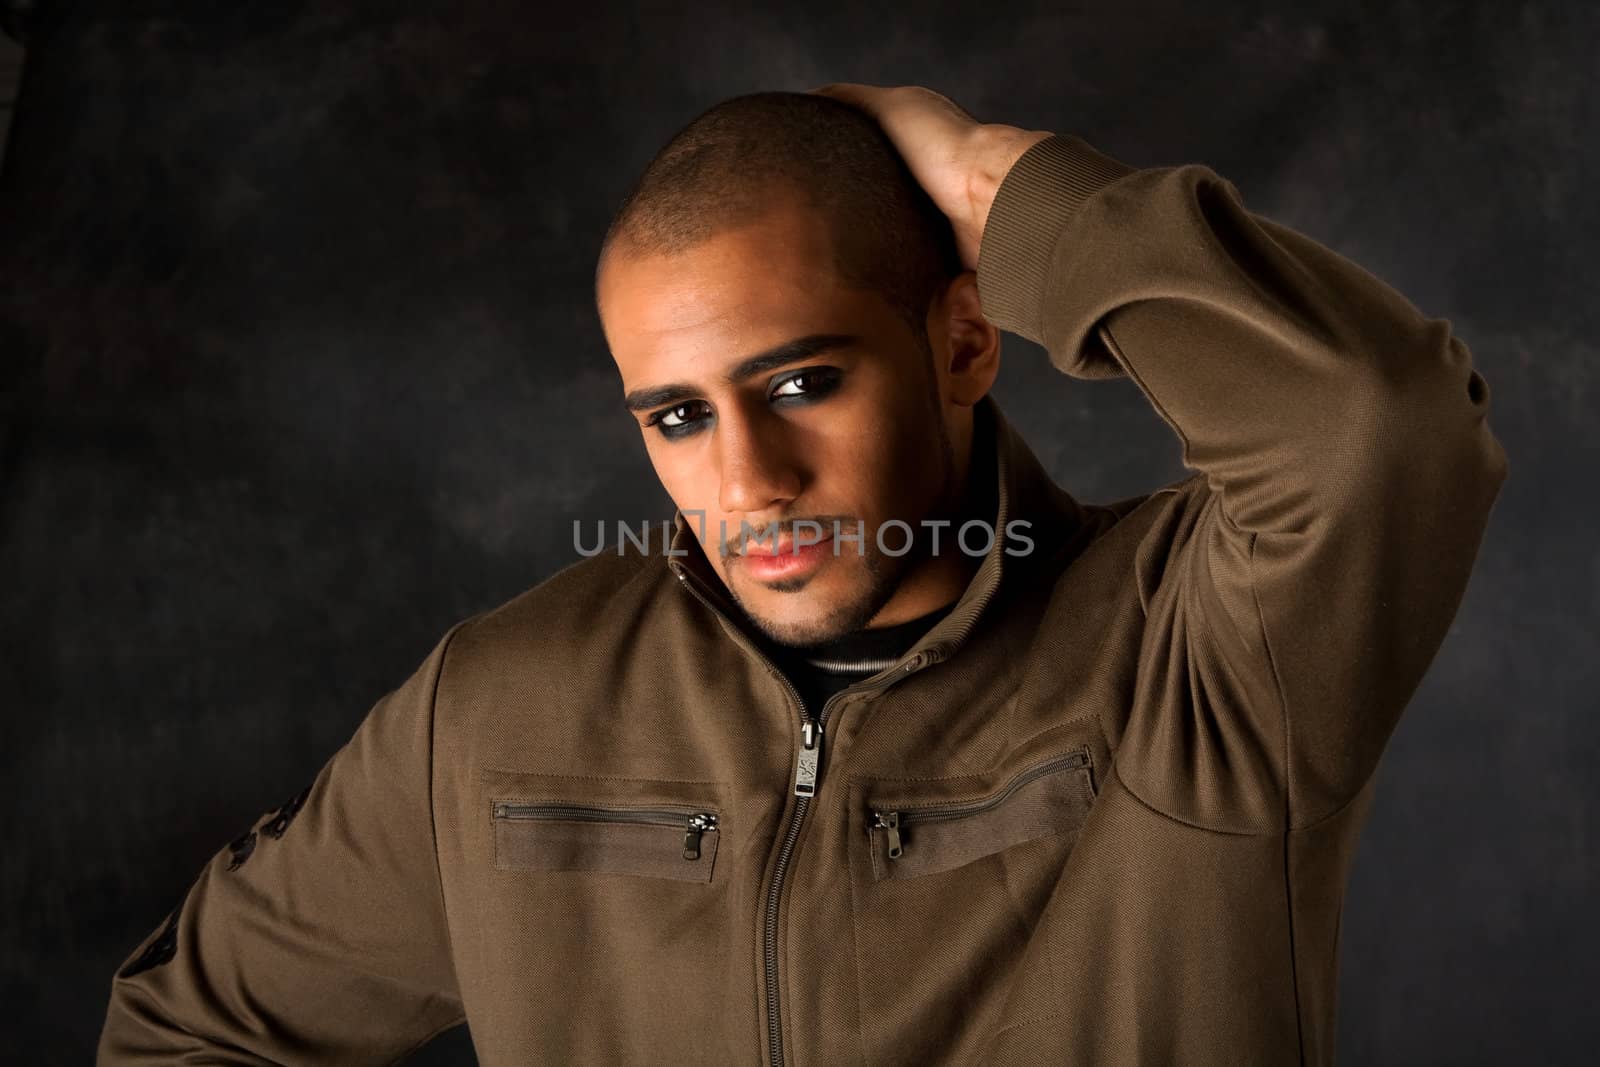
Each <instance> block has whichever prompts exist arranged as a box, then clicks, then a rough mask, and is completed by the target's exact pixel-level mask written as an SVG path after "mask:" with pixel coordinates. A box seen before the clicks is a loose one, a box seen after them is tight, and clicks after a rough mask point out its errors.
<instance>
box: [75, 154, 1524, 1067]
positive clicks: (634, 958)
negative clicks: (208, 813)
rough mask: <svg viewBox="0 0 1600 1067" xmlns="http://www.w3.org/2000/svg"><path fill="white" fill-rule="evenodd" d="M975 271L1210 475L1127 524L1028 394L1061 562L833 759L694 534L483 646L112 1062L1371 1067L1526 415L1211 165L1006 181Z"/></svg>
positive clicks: (248, 862)
mask: <svg viewBox="0 0 1600 1067" xmlns="http://www.w3.org/2000/svg"><path fill="white" fill-rule="evenodd" d="M977 276H978V286H979V291H980V294H981V299H982V302H983V307H984V309H985V313H986V314H987V315H989V316H990V317H991V318H992V319H993V321H995V322H996V324H997V325H999V326H1001V327H1003V328H1004V329H1006V330H1009V331H1012V332H1014V333H1016V334H1018V335H1020V336H1022V337H1025V338H1027V339H1029V340H1031V341H1034V342H1036V343H1038V344H1039V345H1041V346H1042V347H1043V348H1044V350H1045V352H1046V353H1047V356H1048V358H1049V359H1050V360H1051V362H1052V363H1053V365H1054V366H1055V367H1057V368H1058V369H1060V370H1061V371H1062V372H1063V373H1064V374H1066V375H1068V376H1071V377H1073V378H1079V379H1098V378H1106V377H1113V376H1123V375H1125V376H1127V377H1129V378H1130V379H1132V380H1133V381H1134V382H1135V383H1136V384H1137V386H1138V387H1139V389H1140V390H1142V391H1143V393H1144V394H1145V396H1146V397H1147V398H1148V399H1149V401H1150V402H1151V403H1152V404H1153V405H1154V406H1155V408H1156V410H1157V411H1158V412H1159V413H1160V414H1161V417H1162V418H1163V419H1164V420H1165V421H1166V422H1167V424H1168V425H1170V426H1171V427H1172V429H1173V431H1174V432H1175V433H1176V434H1177V435H1178V437H1179V438H1180V440H1181V442H1182V447H1183V459H1184V463H1185V464H1186V466H1187V467H1188V468H1189V470H1190V471H1191V472H1192V473H1191V474H1189V475H1188V476H1186V477H1185V478H1183V479H1181V480H1179V481H1176V482H1173V483H1172V484H1169V485H1166V486H1162V487H1160V488H1158V489H1155V490H1154V491H1152V492H1150V493H1148V494H1145V495H1142V496H1139V497H1135V498H1130V499H1127V500H1122V501H1117V502H1112V503H1106V504H1085V503H1080V502H1078V501H1077V500H1075V499H1074V498H1073V497H1071V496H1070V495H1069V494H1068V493H1066V492H1065V491H1064V490H1062V489H1061V488H1059V487H1058V486H1056V485H1055V484H1054V483H1053V482H1052V481H1051V479H1050V477H1049V476H1048V474H1047V473H1046V472H1045V470H1044V469H1043V468H1042V467H1041V466H1040V464H1039V463H1038V461H1037V460H1036V459H1035V457H1034V456H1033V454H1032V453H1031V452H1030V451H1029V449H1028V447H1027V445H1026V444H1025V443H1024V442H1023V441H1022V440H1021V438H1020V437H1019V436H1018V435H1017V433H1016V432H1015V430H1014V429H1013V428H1012V427H1011V426H1010V424H1009V423H1008V422H1007V421H1006V419H1005V418H1004V416H1003V414H1002V413H1001V412H1000V410H999V407H998V405H996V404H995V403H994V402H993V400H992V399H988V400H985V401H984V402H983V403H982V404H981V405H980V408H979V414H980V421H979V426H980V432H981V433H982V434H984V435H985V437H986V440H988V441H989V443H990V444H992V446H993V452H992V456H993V466H994V476H995V480H996V486H997V493H996V506H995V514H994V518H995V521H994V525H995V528H996V529H997V530H1005V529H1007V523H1008V522H1009V521H1011V520H1023V521H1025V522H1026V523H1027V524H1028V525H1027V526H1026V528H1025V533H1026V536H1027V537H1028V538H1029V539H1030V541H1031V551H1016V552H1012V551H1010V550H1012V549H1016V548H1018V547H1019V545H1018V542H1016V541H1015V540H1013V539H1010V538H999V539H997V540H996V542H995V545H994V547H993V548H992V550H991V551H990V553H989V554H988V555H987V556H986V557H985V558H984V559H983V561H982V564H981V565H980V566H979V567H978V568H977V571H976V573H975V574H974V575H973V578H972V580H971V583H970V584H969V585H968V586H967V588H966V589H965V590H964V591H963V593H962V594H961V596H960V598H959V599H958V600H957V601H956V603H955V604H954V605H952V607H951V610H950V611H949V612H948V613H947V614H946V615H944V617H943V618H942V619H940V620H939V621H938V622H937V623H936V624H935V625H933V626H932V627H931V628H930V629H929V630H928V631H927V632H926V633H924V634H923V635H922V636H921V637H920V638H919V639H918V640H916V641H915V642H914V643H913V644H912V645H911V647H910V648H907V649H905V650H904V654H903V655H901V656H900V657H899V658H898V661H897V663H896V664H895V665H894V666H892V667H890V668H888V669H885V670H883V671H879V672H878V673H876V674H874V675H872V676H871V677H869V678H866V679H863V680H861V681H860V682H858V683H856V684H854V685H852V686H850V687H849V688H847V689H846V690H844V691H842V692H840V693H838V694H835V695H834V696H833V697H832V698H831V699H830V700H828V701H827V703H826V704H825V705H824V706H823V707H822V708H819V709H817V712H818V714H819V715H821V717H822V719H823V721H822V726H821V730H820V732H819V731H817V729H816V725H817V724H816V722H814V721H812V719H813V716H812V715H811V713H810V712H809V711H808V709H806V708H804V707H801V706H800V705H799V704H797V702H796V701H795V699H794V693H793V690H792V688H791V687H790V686H789V685H788V684H787V682H786V680H785V679H784V678H783V676H782V674H781V672H780V671H779V670H778V669H777V667H776V666H775V665H774V664H773V663H772V662H771V661H770V660H769V659H768V658H767V657H766V656H764V655H763V654H762V653H761V650H760V649H759V647H757V645H756V644H754V643H753V642H752V641H751V640H750V639H749V635H748V634H746V633H745V632H744V631H743V629H742V628H741V627H740V626H738V625H737V624H736V622H735V621H734V620H735V611H736V609H735V608H734V606H733V605H732V604H731V602H730V600H729V598H728V597H727V596H726V591H725V590H723V589H721V588H720V582H719V581H718V579H717V577H716V574H715V573H714V572H713V570H712V569H711V567H710V566H709V564H708V563H707V561H706V560H705V558H704V556H703V555H701V554H700V553H699V549H698V546H697V543H696V542H695V539H694V538H693V536H692V531H690V530H689V529H688V527H687V525H686V524H685V521H684V517H683V516H682V515H679V516H678V522H677V529H676V533H675V536H674V538H673V539H672V542H671V544H670V545H666V546H662V545H653V546H651V550H650V551H646V552H640V551H637V550H632V551H629V552H628V553H627V554H622V555H613V554H609V553H608V554H602V555H600V556H596V557H594V558H591V559H585V560H582V561H580V562H577V563H575V564H573V565H572V566H570V567H568V568H566V569H564V570H562V571H561V572H559V573H557V574H556V575H554V576H552V577H551V578H550V579H548V580H547V581H545V582H543V583H541V584H540V585H538V586H537V587H535V588H533V589H531V590H529V591H527V592H526V593H524V594H522V595H520V596H518V597H517V598H515V599H513V600H511V601H510V602H508V603H506V604H504V605H502V606H500V607H498V608H496V609H494V610H491V611H487V612H485V613H483V614H481V615H478V616H475V617H473V618H471V619H468V620H464V621H463V622H461V623H459V624H457V625H456V626H454V627H452V628H451V629H450V631H449V632H448V633H447V634H445V635H444V636H443V637H442V639H441V640H440V641H439V643H438V645H437V647H435V649H434V650H433V651H432V653H431V654H430V655H429V656H428V657H427V658H426V660H425V661H424V662H423V663H422V664H421V665H420V667H419V668H418V669H417V671H416V673H415V674H414V675H412V677H411V678H410V679H408V680H407V681H405V682H404V683H403V684H402V685H400V686H399V687H398V688H397V689H395V690H394V691H393V692H392V693H390V694H388V695H387V696H385V697H384V698H383V699H381V700H379V701H378V702H377V704H376V706H375V707H373V708H372V710H371V712H370V713H369V715H368V716H367V717H366V719H365V721H364V722H363V723H362V724H361V726H360V727H359V729H358V730H357V731H356V732H355V734H354V736H353V737H352V738H351V739H350V741H349V743H348V744H346V745H345V746H344V747H343V748H341V749H340V750H339V751H338V752H337V753H335V754H334V755H333V756H332V758H331V759H330V761H329V762H328V763H327V764H326V766H325V767H323V769H322V770H321V772H320V773H319V774H318V775H317V777H316V780H315V782H314V783H313V784H312V786H311V788H310V789H309V791H308V792H307V793H306V794H305V795H304V796H303V797H301V798H298V799H299V803H298V804H297V805H294V811H293V812H292V814H291V815H290V817H288V818H285V817H284V815H283V813H272V814H270V815H268V816H264V817H263V819H262V821H261V824H260V826H259V827H257V830H258V831H261V832H258V833H257V834H256V835H255V837H254V838H252V839H250V840H251V842H252V843H251V844H249V845H246V844H245V843H243V841H241V842H236V843H235V845H234V846H230V847H228V848H224V849H222V850H221V851H219V853H218V854H217V856H216V858H215V859H214V860H213V861H212V862H211V863H210V864H209V865H208V866H207V867H206V868H205V869H204V870H202V871H201V872H200V873H199V876H198V878H197V879H196V881H195V882H194V884H193V885H192V887H191V888H190V889H189V890H188V892H187V895H186V896H185V899H183V900H182V901H178V902H174V903H175V906H176V910H175V911H174V912H173V913H172V916H171V921H170V922H167V921H161V917H157V916H152V917H151V919H152V922H153V923H157V924H158V925H157V926H156V927H155V928H154V929H153V930H152V932H151V934H150V936H149V938H147V940H146V943H144V944H141V945H138V946H135V947H134V948H133V950H132V952H131V953H130V956H129V958H128V962H127V963H126V964H125V965H124V967H123V968H122V970H121V971H119V975H118V976H117V977H115V978H114V979H113V980H112V982H111V988H110V994H111V996H110V1003H109V1009H108V1013H107V1017H106V1021H105V1026H104V1030H103V1034H102V1037H101V1044H100V1062H102V1063H108V1064H111V1063H115V1064H129V1063H202V1062H203V1063H208V1064H214V1063H239V1064H245V1063H248V1064H258V1063H267V1062H278V1063H296V1064H312V1063H318V1064H321V1063H327V1064H355V1063H383V1062H393V1061H394V1060H395V1059H397V1058H399V1057H402V1056H404V1055H405V1054H406V1053H407V1052H409V1051H410V1050H412V1049H414V1048H416V1047H417V1046H419V1045H420V1044H422V1043H423V1042H425V1041H426V1040H428V1039H429V1038H430V1037H431V1036H433V1035H434V1034H435V1033H437V1032H438V1031H440V1030H441V1029H443V1028H446V1027H449V1026H452V1025H455V1024H458V1023H460V1022H462V1021H466V1022H468V1023H469V1024H470V1029H471V1034H472V1039H473V1042H474V1045H475V1047H476V1050H477V1054H478V1056H479V1058H480V1060H481V1061H482V1062H483V1063H485V1064H490V1065H523V1064H567V1065H581V1064H602V1063H603V1064H617V1063H644V1062H651V1063H657V1062H663V1063H727V1064H748V1063H769V1062H774V1061H778V1062H782V1063H786V1064H794V1065H806V1067H810V1065H823V1064H828V1065H834V1064H917V1065H926V1064H935V1063H938V1064H946V1063H948V1064H971V1063H984V1064H1041V1065H1042V1064H1062V1063H1073V1064H1112V1065H1132V1064H1161V1065H1166V1064H1193V1065H1213V1064H1215V1065H1230V1067H1231V1065H1236V1064H1273V1065H1277V1064H1316V1065H1327V1064H1332V1063H1334V1062H1335V1056H1334V1034H1335V1018H1336V1004H1335V991H1336V988H1337V973H1338V941H1339V917H1340V909H1341V903H1342V900H1343V894H1344V890H1345V885H1346V880H1347V876H1348V873H1349V869H1350V863H1351V859H1352V857H1353V855H1354V853H1355V848H1356V843H1357V839H1358V836H1359V833H1360V830H1361V827H1362V825H1363V823H1364V821H1365V819H1366V817H1367V814H1368V811H1369V806H1370V803H1371V799H1372V795H1373V785H1374V781H1375V779H1376V775H1377V772H1378V770H1379V762H1380V757H1381V755H1382V752H1383V750H1384V746H1385V744H1386V742H1387V740H1388V738H1389V737H1390V735H1391V733H1392V732H1393V729H1394V727H1395V724H1396V722H1397V721H1398V719H1399V717H1400V715H1401V713H1402V711H1403V709H1404V708H1405V706H1406V704H1407V702H1408V701H1409V700H1410V699H1411V697H1412V695H1413V693H1414V692H1415V690H1416V688H1417V685H1418V683H1419V681H1420V680H1421V678H1422V676H1423V674H1424V672H1425V671H1426V669H1427V667H1428V665H1429V663H1430V662H1431V661H1432V659H1433V657H1434V655H1435V653H1436V652H1437V650H1438V648H1439V645H1440V643H1441V641H1442V640H1443V639H1444V636H1445V633H1446V631H1447V629H1448V627H1449V625H1450V622H1451V619H1452V618H1453V617H1454V615H1455V613H1456V610H1457V608H1458V605H1459V603H1460V600H1461V597H1462V594H1463V591H1464V589H1465V588H1466V585H1467V581H1468V577H1469V574H1470V571H1471V568H1472V565H1473V562H1474V559H1475V557H1476V555H1477V552H1478V549H1479V545H1480V542H1481V539H1482V536H1483V532H1484V529H1485V526H1486V523H1487V521H1488V518H1489V515H1490V512H1491V509H1492V504H1493V502H1494V500H1495V499H1496V497H1497V495H1498V493H1499V490H1500V486H1501V484H1502V482H1503V481H1504V479H1505V477H1506V472H1507V463H1506V457H1505V453H1504V451H1503V449H1502V448H1501V446H1500V444H1499V442H1498V441H1497V440H1496V439H1495V437H1494V436H1493V435H1492V434H1491V432H1490V429H1489V427H1488V424H1487V421H1486V415H1487V412H1488V406H1489V390H1488V387H1487V385H1486V383H1485V381H1484V379H1483V378H1482V377H1481V376H1480V375H1479V374H1478V372H1477V371H1476V370H1474V369H1473V366H1472V361H1471V356H1470V354H1469V352H1468V350H1467V348H1466V346H1465V345H1464V344H1463V343H1462V342H1461V341H1460V340H1458V339H1457V338H1456V337H1455V336H1453V334H1452V333H1451V330H1450V326H1449V323H1448V322H1446V321H1443V320H1438V319H1432V318H1428V317H1425V316H1424V315H1423V314H1421V313H1420V312H1419V311H1418V310H1417V309H1416V308H1414V307H1413V306H1412V305H1411V304H1410V303H1408V302H1407V301H1406V300H1405V299H1404V298H1403V297H1401V296H1400V295H1399V294H1398V293H1396V292H1395V291H1394V290H1393V289H1391V288H1389V287H1388V286H1386V285H1385V284H1384V283H1382V282H1381V281H1379V280H1378V279H1377V278H1375V277H1374V276H1373V275H1371V274H1369V273H1368V272H1366V271H1364V270H1363V269H1361V268H1360V267H1358V266H1356V265H1355V264H1354V263H1352V262H1350V261H1349V260H1347V259H1345V258H1343V257H1341V256H1339V255H1337V254H1336V253H1334V252H1332V251H1331V250H1329V249H1328V248H1326V247H1324V246H1322V245H1319V244H1317V243H1315V242H1313V241H1312V240H1310V239H1309V238H1307V237H1305V236H1303V235H1301V234H1299V233H1297V232H1295V231H1293V230H1291V229H1289V228H1287V227H1285V226H1283V225H1280V224H1278V223H1275V222H1273V221H1272V220H1270V219H1267V218H1264V217H1262V216H1259V215H1255V214H1252V213H1251V212H1249V211H1247V210H1246V208H1245V207H1244V205H1243V203H1242V200H1241V197H1240V195H1239V193H1238V191H1237V190H1236V189H1235V188H1234V186H1233V185H1232V184H1231V183H1229V182H1227V181H1226V180H1224V179H1222V178H1221V177H1219V176H1218V175H1217V174H1216V173H1215V172H1213V171H1212V170H1211V169H1209V168H1208V167H1205V166H1203V165H1199V164H1190V165H1183V166H1173V167H1156V168H1143V169H1138V168H1132V167H1128V166H1126V165H1124V164H1122V163H1120V162H1118V161H1116V160H1114V159H1111V158H1109V157H1107V156H1105V155H1104V154H1102V153H1100V152H1099V151H1097V150H1096V149H1094V148H1093V147H1091V146H1090V145H1088V144H1086V143H1085V142H1084V141H1083V140H1081V139H1079V138H1077V137H1072V136H1054V137H1051V138H1048V139H1046V140H1044V141H1041V142H1040V143H1038V144H1036V145H1034V146H1032V147H1031V148H1030V149H1029V151H1028V152H1027V153H1026V154H1025V155H1024V156H1023V157H1022V158H1021V159H1020V160H1018V162H1017V163H1016V164H1015V165H1014V166H1013V168H1012V169H1011V171H1010V172H1009V173H1008V174H1007V176H1006V178H1005V181H1004V182H1003V183H1002V185H1001V187H1000V189H999V191H998V194H997V196H996V199H995V201H994V204H993V207H992V210H991V212H990V215H989V219H988V223H987V228H986V231H985V235H984V239H983V244H982V249H981V255H980V262H979V265H978V271H977ZM808 737H809V738H810V740H811V741H812V742H813V747H811V748H806V747H804V746H806V745H807V743H808ZM797 768H798V771H797ZM807 768H812V769H814V770H815V785H814V791H813V792H812V793H811V795H809V796H804V795H799V794H798V793H797V792H796V788H797V787H796V785H795V782H796V777H797V773H799V774H802V775H803V774H804V773H805V772H806V770H807ZM1397 788H1402V789H1403V783H1402V784H1400V785H1398V786H1397ZM267 831H276V832H267ZM896 850H897V851H898V856H891V852H893V851H896ZM240 856H242V857H243V858H242V860H241V859H240V858H239V857H240ZM897 864H899V865H901V866H896V865H897ZM696 865H699V866H696ZM690 871H692V872H693V875H692V876H688V875H685V874H684V872H690ZM662 872H666V873H665V874H664V875H663V873H662Z"/></svg>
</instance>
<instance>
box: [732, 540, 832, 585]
mask: <svg viewBox="0 0 1600 1067" xmlns="http://www.w3.org/2000/svg"><path fill="white" fill-rule="evenodd" d="M832 544H833V538H832V537H828V536H824V537H823V538H822V540H820V541H817V542H816V543H814V544H812V543H807V544H802V545H800V546H799V547H796V545H795V539H794V538H793V537H789V538H784V539H780V540H779V541H778V544H777V548H776V551H774V550H773V547H772V545H771V544H770V543H769V542H762V543H761V544H759V545H757V544H755V543H754V542H752V543H750V544H748V545H746V546H745V550H744V552H743V553H742V554H741V555H740V556H739V557H738V562H739V564H740V565H741V566H743V567H744V569H745V570H746V571H748V572H749V574H750V575H751V577H753V578H755V579H757V580H760V581H774V580H777V579H786V578H797V577H799V576H800V575H803V574H807V573H810V572H811V571H814V570H816V569H817V568H818V567H820V566H822V564H823V563H824V562H825V561H826V559H827V557H828V556H829V555H830V554H831V553H830V551H829V549H830V548H831V546H832Z"/></svg>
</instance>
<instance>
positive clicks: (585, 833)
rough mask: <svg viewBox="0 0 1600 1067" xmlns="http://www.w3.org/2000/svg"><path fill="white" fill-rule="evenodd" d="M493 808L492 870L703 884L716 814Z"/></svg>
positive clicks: (566, 806) (520, 803)
mask: <svg viewBox="0 0 1600 1067" xmlns="http://www.w3.org/2000/svg"><path fill="white" fill-rule="evenodd" d="M493 810H494V865H495V866H496V867H498V868H499V869H501V870H534V871H615V872H617V873H620V874H637V875H643V876H645V877H649V878H676V879H678V880H679V881H684V882H709V881H711V871H712V867H713V865H714V864H715V863H716V859H717V841H718V839H719V837H720V835H719V834H718V832H717V820H718V813H717V812H716V811H713V810H708V809H704V808H687V807H683V808H663V807H654V806H652V807H612V806H602V805H595V804H574V803H571V802H569V801H560V800H555V801H526V800H497V801H495V802H494V809H493Z"/></svg>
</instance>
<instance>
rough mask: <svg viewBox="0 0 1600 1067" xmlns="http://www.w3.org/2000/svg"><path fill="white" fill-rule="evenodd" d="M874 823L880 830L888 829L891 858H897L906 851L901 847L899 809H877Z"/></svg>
mask: <svg viewBox="0 0 1600 1067" xmlns="http://www.w3.org/2000/svg"><path fill="white" fill-rule="evenodd" d="M872 825H873V826H875V827H877V828H878V829H880V830H884V831H887V833H888V835H889V858H890V859H892V860H897V859H899V858H900V853H901V852H903V851H904V849H902V848H901V847H900V813H899V812H898V811H875V812H873V813H872Z"/></svg>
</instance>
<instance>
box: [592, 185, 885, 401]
mask: <svg viewBox="0 0 1600 1067" xmlns="http://www.w3.org/2000/svg"><path fill="white" fill-rule="evenodd" d="M596 299H597V302H598V305H599V309H600V317H601V323H602V326H603V328H604V331H605V335H606V341H607V344H608V345H609V346H610V348H611V355H612V358H613V359H614V360H615V361H616V363H617V366H618V369H619V370H621V371H622V376H623V381H624V385H625V386H626V387H628V388H633V387H636V386H641V385H648V384H651V383H652V381H653V380H654V379H655V378H657V377H659V376H661V375H662V374H671V375H673V376H683V375H687V374H694V373H696V372H703V371H705V370H707V369H709V368H712V367H717V366H721V365H724V364H728V363H732V362H734V361H736V360H738V359H740V358H741V357H742V356H745V355H748V354H749V353H751V352H754V351H757V350H760V349H763V348H766V347H768V346H770V345H772V344H777V343H781V342H784V341H788V340H791V339H793V338H795V337H798V336H801V335H805V334H811V333H818V332H837V333H855V334H858V335H860V334H870V333H873V332H874V331H875V330H882V329H883V326H884V324H883V322H882V318H883V314H884V311H885V310H886V309H885V306H884V305H883V304H882V302H881V300H880V299H879V298H877V297H876V294H873V293H870V292H867V291H863V290H857V289H852V288H849V287H847V286H845V285H844V284H843V283H842V282H840V280H839V279H838V277H837V272H836V269H835V266H834V261H833V245H832V241H831V239H830V237H829V234H828V232H827V229H826V227H825V225H824V224H823V222H822V220H821V218H820V217H819V216H818V215H817V214H815V213H814V212H811V211H808V210H806V209H805V208H804V207H803V206H801V205H800V204H799V203H796V202H793V201H779V202H776V203H775V204H774V206H773V208H772V209H771V210H769V211H768V212H766V213H764V214H763V215H762V216H760V217H759V218H757V219H756V220H755V221H753V222H751V223H750V224H748V225H745V226H741V227H739V228H737V229H733V230H728V231H725V232H723V233H719V234H717V235H716V236H714V237H712V238H710V239H708V240H706V241H704V242H702V243H701V244H699V245H696V246H694V247H693V248H690V249H688V250H687V251H684V252H681V253H678V254H676V255H670V256H662V255H648V256H627V255H621V256H616V257H614V258H613V259H612V260H611V261H610V262H607V263H606V264H605V266H604V267H603V269H602V271H601V273H600V276H599V277H598V278H597V281H596Z"/></svg>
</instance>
